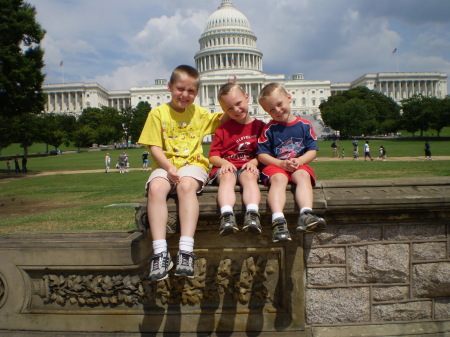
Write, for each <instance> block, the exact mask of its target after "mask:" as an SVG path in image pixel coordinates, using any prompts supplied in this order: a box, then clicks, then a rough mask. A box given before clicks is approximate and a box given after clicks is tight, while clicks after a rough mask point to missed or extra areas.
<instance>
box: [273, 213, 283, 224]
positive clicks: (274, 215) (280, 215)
mask: <svg viewBox="0 0 450 337" xmlns="http://www.w3.org/2000/svg"><path fill="white" fill-rule="evenodd" d="M276 218H284V214H283V212H277V213H273V214H272V222H273V221H274V220H275V219H276Z"/></svg>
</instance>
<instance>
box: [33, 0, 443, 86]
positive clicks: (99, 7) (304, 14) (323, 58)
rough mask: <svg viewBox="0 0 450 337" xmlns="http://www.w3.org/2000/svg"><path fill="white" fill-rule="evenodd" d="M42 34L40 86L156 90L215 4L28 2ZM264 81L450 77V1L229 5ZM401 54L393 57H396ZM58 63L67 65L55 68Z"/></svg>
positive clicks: (282, 0) (307, 0)
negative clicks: (251, 38)
mask: <svg viewBox="0 0 450 337" xmlns="http://www.w3.org/2000/svg"><path fill="white" fill-rule="evenodd" d="M27 2H29V3H30V4H31V5H33V6H34V7H35V8H36V10H37V21H38V22H39V23H40V24H41V25H42V27H43V28H44V29H45V30H46V31H47V34H46V37H45V39H44V41H43V44H42V45H43V47H44V49H45V64H46V66H45V68H44V72H45V73H46V75H47V76H46V81H45V83H62V82H63V80H64V82H65V83H69V82H97V83H99V84H100V85H102V86H103V87H105V88H106V89H109V90H121V89H123V90H127V89H129V88H130V87H135V86H147V85H153V84H154V80H155V79H156V78H168V77H169V75H170V72H171V70H172V69H173V68H174V67H176V66H177V65H179V64H191V65H195V63H194V54H195V53H196V52H197V51H198V50H199V43H198V39H199V38H200V35H201V34H202V33H203V31H204V28H205V24H206V21H207V19H208V17H209V16H210V15H211V14H212V13H213V12H214V11H215V10H216V9H217V8H218V7H219V6H220V2H221V1H220V0H192V1H185V0H184V1H181V0H159V1H156V0H128V1H123V0H28V1H27ZM233 5H234V6H235V7H236V8H237V9H238V10H240V11H241V12H242V13H243V14H244V15H245V16H246V17H247V18H248V19H249V21H250V24H251V28H252V30H253V32H254V33H255V34H256V36H257V37H258V41H257V47H258V48H259V49H260V50H261V51H262V53H263V55H264V56H263V70H264V72H265V73H267V74H284V75H286V77H289V76H290V75H292V74H294V73H304V75H305V79H307V80H331V81H332V82H350V81H352V80H354V79H356V78H358V77H359V76H361V75H363V74H365V73H377V72H395V71H397V58H398V67H399V71H406V72H422V71H433V72H434V71H438V72H445V73H447V74H450V15H449V13H450V1H449V0H426V1H425V0H277V1H273V0H258V1H255V0H234V1H233ZM395 48H397V53H396V54H393V53H392V51H393V50H394V49H395ZM61 61H63V62H64V63H63V64H64V65H63V66H62V67H60V63H61Z"/></svg>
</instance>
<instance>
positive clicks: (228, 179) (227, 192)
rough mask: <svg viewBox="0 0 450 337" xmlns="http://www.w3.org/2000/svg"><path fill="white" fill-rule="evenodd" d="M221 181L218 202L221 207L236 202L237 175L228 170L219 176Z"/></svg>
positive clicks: (232, 204) (232, 205) (218, 178)
mask: <svg viewBox="0 0 450 337" xmlns="http://www.w3.org/2000/svg"><path fill="white" fill-rule="evenodd" d="M217 180H218V182H219V190H218V192H217V203H218V204H219V207H223V206H231V208H233V207H234V205H235V203H236V194H235V193H234V187H235V186H236V176H235V174H234V173H233V172H227V173H225V174H222V175H220V176H218V177H217Z"/></svg>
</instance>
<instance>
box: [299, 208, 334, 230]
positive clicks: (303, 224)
mask: <svg viewBox="0 0 450 337" xmlns="http://www.w3.org/2000/svg"><path fill="white" fill-rule="evenodd" d="M326 226H327V224H326V222H325V220H324V219H323V218H321V217H319V216H317V215H316V214H314V213H313V212H311V211H306V212H303V213H302V214H301V215H300V216H299V217H298V227H297V232H300V233H312V232H320V231H322V230H324V229H325V227H326Z"/></svg>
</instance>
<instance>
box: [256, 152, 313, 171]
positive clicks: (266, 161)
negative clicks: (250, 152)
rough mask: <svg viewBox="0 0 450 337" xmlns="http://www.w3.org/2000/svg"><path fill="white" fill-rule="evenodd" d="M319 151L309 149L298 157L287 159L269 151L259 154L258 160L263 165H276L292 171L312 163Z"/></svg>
mask: <svg viewBox="0 0 450 337" xmlns="http://www.w3.org/2000/svg"><path fill="white" fill-rule="evenodd" d="M316 154H317V151H316V150H309V151H307V152H306V153H305V154H303V156H300V157H298V158H291V159H286V160H281V159H278V158H275V157H272V156H271V155H269V154H267V153H260V154H258V161H259V162H260V163H261V164H263V165H266V166H267V165H275V166H278V167H280V168H282V169H283V170H285V171H289V172H292V171H294V170H295V168H296V167H300V166H302V165H306V164H309V163H311V162H312V161H313V160H314V159H315V158H316Z"/></svg>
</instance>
